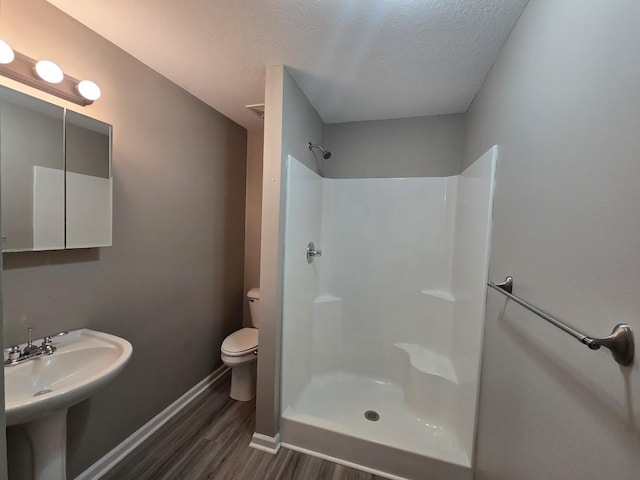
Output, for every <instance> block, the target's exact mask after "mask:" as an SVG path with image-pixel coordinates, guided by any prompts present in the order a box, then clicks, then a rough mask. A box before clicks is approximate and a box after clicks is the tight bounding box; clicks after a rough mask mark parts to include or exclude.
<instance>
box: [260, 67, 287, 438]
mask: <svg viewBox="0 0 640 480" xmlns="http://www.w3.org/2000/svg"><path fill="white" fill-rule="evenodd" d="M283 76H284V66H283V65H276V66H274V67H269V68H267V70H266V80H265V114H264V158H263V170H262V233H261V246H260V309H261V314H262V324H261V325H260V340H259V342H260V344H259V355H258V380H257V388H256V395H257V398H256V433H260V434H262V435H266V436H268V437H275V435H276V434H277V433H278V430H279V427H278V417H279V415H278V413H279V412H278V408H279V404H280V375H279V370H280V338H281V336H280V327H281V324H280V319H281V318H282V252H283V245H282V242H280V239H281V238H282V235H283V231H284V225H282V224H281V222H280V219H281V218H284V216H283V215H282V209H283V208H284V204H283V199H284V194H283V193H281V191H280V190H281V189H280V186H281V185H282V184H283V183H284V182H283V181H282V173H283V169H282V109H283V106H284V102H283V97H284V91H283V80H284V79H283Z"/></svg>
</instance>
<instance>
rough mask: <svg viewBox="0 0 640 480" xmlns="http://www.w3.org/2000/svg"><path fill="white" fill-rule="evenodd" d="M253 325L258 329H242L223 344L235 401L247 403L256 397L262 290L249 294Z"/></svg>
mask: <svg viewBox="0 0 640 480" xmlns="http://www.w3.org/2000/svg"><path fill="white" fill-rule="evenodd" d="M247 298H249V311H250V313H251V323H252V324H253V326H254V327H256V328H242V329H240V330H238V331H237V332H234V333H232V334H231V335H229V336H228V337H227V338H225V339H224V342H222V348H220V353H221V358H222V361H223V362H224V364H225V365H227V366H228V367H230V368H231V392H229V396H230V397H231V398H233V399H234V400H240V401H241V402H247V401H249V400H251V399H252V398H253V397H255V396H256V367H257V360H258V326H259V325H260V308H259V304H260V289H259V288H252V289H251V290H249V293H247Z"/></svg>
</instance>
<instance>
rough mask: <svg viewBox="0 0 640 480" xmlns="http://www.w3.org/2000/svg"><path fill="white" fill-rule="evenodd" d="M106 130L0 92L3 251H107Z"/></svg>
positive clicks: (108, 152)
mask: <svg viewBox="0 0 640 480" xmlns="http://www.w3.org/2000/svg"><path fill="white" fill-rule="evenodd" d="M111 136H112V127H111V125H108V124H106V123H103V122H100V121H98V120H95V119H93V118H89V117H87V116H84V115H81V114H79V113H76V112H73V111H70V110H67V109H65V108H62V107H60V106H57V105H53V104H51V103H48V102H45V101H43V100H40V99H36V98H34V97H30V96H29V95H26V94H24V93H20V92H17V91H14V90H11V89H9V88H6V87H2V86H0V168H1V171H0V179H1V185H0V195H1V198H0V200H1V208H2V211H1V212H0V213H1V215H0V221H1V231H2V251H3V252H24V251H38V250H61V249H73V248H90V247H106V246H110V245H111V237H112V234H111V223H112V191H113V178H112V168H111Z"/></svg>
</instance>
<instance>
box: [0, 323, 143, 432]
mask: <svg viewBox="0 0 640 480" xmlns="http://www.w3.org/2000/svg"><path fill="white" fill-rule="evenodd" d="M39 343H40V342H34V344H36V345H39ZM53 345H54V346H55V347H56V348H57V350H56V351H55V352H54V353H53V354H52V355H46V356H42V357H39V358H36V359H33V360H28V361H26V362H24V363H21V364H19V365H14V366H10V367H5V369H4V387H5V413H6V419H7V426H12V425H18V424H23V423H28V422H33V421H34V420H38V419H40V418H41V417H43V416H46V415H47V414H50V413H53V412H55V411H59V410H62V409H66V408H68V407H70V406H71V405H75V404H76V403H78V402H81V401H82V400H85V399H86V398H89V397H90V396H91V395H93V393H94V392H95V391H96V390H97V389H99V388H100V387H102V386H103V385H105V384H107V383H108V382H109V381H110V380H111V379H112V378H113V377H115V376H116V375H117V374H118V373H119V372H120V371H121V370H122V369H123V368H124V366H125V364H126V363H127V361H128V360H129V357H131V352H132V350H133V348H132V347H131V344H130V343H129V342H128V341H126V340H124V339H122V338H120V337H116V336H114V335H109V334H107V333H101V332H96V331H94V330H88V329H81V330H74V331H71V332H69V333H67V334H65V335H63V336H57V337H54V339H53ZM22 347H24V345H23V346H22Z"/></svg>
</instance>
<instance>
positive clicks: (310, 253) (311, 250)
mask: <svg viewBox="0 0 640 480" xmlns="http://www.w3.org/2000/svg"><path fill="white" fill-rule="evenodd" d="M321 256H322V251H321V250H316V246H315V245H314V244H313V242H309V245H307V263H312V262H313V259H314V258H315V257H321Z"/></svg>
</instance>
